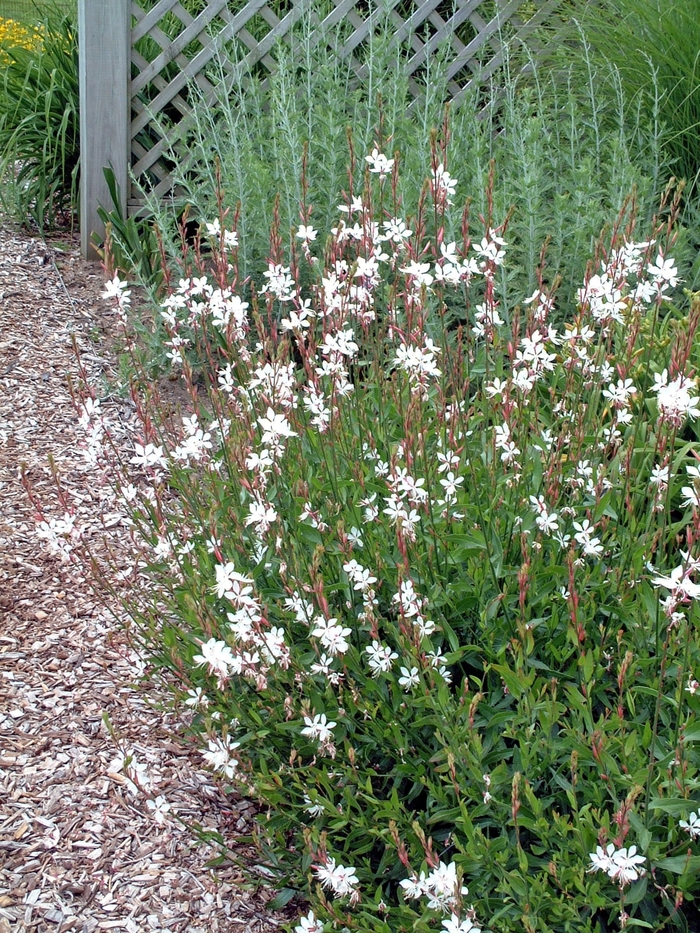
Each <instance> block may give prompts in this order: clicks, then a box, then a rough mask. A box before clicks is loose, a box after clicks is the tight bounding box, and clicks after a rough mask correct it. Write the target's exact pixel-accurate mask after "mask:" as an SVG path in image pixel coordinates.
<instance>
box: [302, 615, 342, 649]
mask: <svg viewBox="0 0 700 933" xmlns="http://www.w3.org/2000/svg"><path fill="white" fill-rule="evenodd" d="M313 624H314V626H315V627H314V628H313V629H312V630H311V634H312V635H313V636H314V638H319V639H320V641H321V644H322V645H323V647H324V648H325V649H326V650H327V651H328V652H329V653H330V654H332V655H334V656H335V655H336V654H345V652H346V651H347V650H348V648H349V647H350V646H349V645H348V643H347V641H346V639H347V637H348V635H349V634H350V633H351V631H352V630H351V629H349V628H347V627H344V626H342V625H340V624H339V622H338V620H337V619H324V618H323V617H322V616H319V617H318V618H317V619H314V623H313Z"/></svg>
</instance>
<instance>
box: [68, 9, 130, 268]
mask: <svg viewBox="0 0 700 933" xmlns="http://www.w3.org/2000/svg"><path fill="white" fill-rule="evenodd" d="M129 14H130V3H129V0H78V34H79V42H80V159H81V183H80V248H81V251H82V254H83V257H84V258H85V259H97V258H98V256H97V253H96V252H95V249H94V247H93V246H92V244H91V240H90V238H91V235H92V233H93V232H95V233H97V235H98V236H100V237H103V236H104V224H103V223H102V222H101V221H100V218H99V217H98V216H97V206H98V204H103V205H104V206H105V207H110V206H111V201H110V196H109V191H108V189H107V184H106V182H105V178H104V172H103V170H104V168H105V167H107V166H111V167H112V169H113V170H114V175H115V178H116V181H117V184H118V185H119V190H120V192H121V196H122V201H123V203H122V205H121V206H122V209H123V210H124V211H126V196H127V182H128V164H129V110H130V107H129V82H130V77H131V75H130V70H129V69H130V44H131V17H130V15H129Z"/></svg>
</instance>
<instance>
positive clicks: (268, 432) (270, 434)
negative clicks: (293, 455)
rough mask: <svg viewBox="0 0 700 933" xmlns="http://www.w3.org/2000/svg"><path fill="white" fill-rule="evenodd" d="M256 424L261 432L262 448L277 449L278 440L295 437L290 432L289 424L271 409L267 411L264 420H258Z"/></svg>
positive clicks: (292, 432)
mask: <svg viewBox="0 0 700 933" xmlns="http://www.w3.org/2000/svg"><path fill="white" fill-rule="evenodd" d="M258 424H259V425H260V427H261V428H262V430H263V433H262V438H261V441H262V445H263V447H272V448H273V449H275V448H278V447H279V442H280V438H283V437H296V431H292V429H291V427H290V424H289V422H288V421H287V419H286V418H285V416H284V415H282V414H276V413H275V412H274V411H273V410H272V408H268V409H267V415H266V417H265V418H258Z"/></svg>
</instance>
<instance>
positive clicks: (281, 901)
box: [269, 888, 298, 910]
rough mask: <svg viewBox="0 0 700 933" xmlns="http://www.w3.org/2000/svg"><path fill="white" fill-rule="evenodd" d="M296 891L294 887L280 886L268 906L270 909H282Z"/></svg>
mask: <svg viewBox="0 0 700 933" xmlns="http://www.w3.org/2000/svg"><path fill="white" fill-rule="evenodd" d="M297 893H298V892H297V891H295V890H294V888H282V890H281V891H279V892H278V893H277V894H276V895H275V896H274V897H273V898H272V900H271V901H270V902H269V907H270V908H271V909H272V910H282V908H283V907H286V906H287V904H288V903H289V902H290V901H291V900H292V898H293V897H295V895H296V894H297Z"/></svg>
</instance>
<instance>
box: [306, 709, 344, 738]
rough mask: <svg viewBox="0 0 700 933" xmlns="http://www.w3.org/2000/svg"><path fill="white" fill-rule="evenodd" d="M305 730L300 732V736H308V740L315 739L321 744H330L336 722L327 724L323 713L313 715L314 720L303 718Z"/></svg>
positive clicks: (308, 717) (307, 717)
mask: <svg viewBox="0 0 700 933" xmlns="http://www.w3.org/2000/svg"><path fill="white" fill-rule="evenodd" d="M304 722H305V723H306V728H305V729H302V730H301V734H302V735H308V737H309V738H310V739H317V740H318V741H319V742H320V743H321V744H323V743H324V742H330V741H331V739H332V738H333V729H335V727H336V726H337V725H338V723H337V722H329V721H328V720H327V719H326V714H325V713H315V714H314V718H313V719H311V717H310V716H304Z"/></svg>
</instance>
